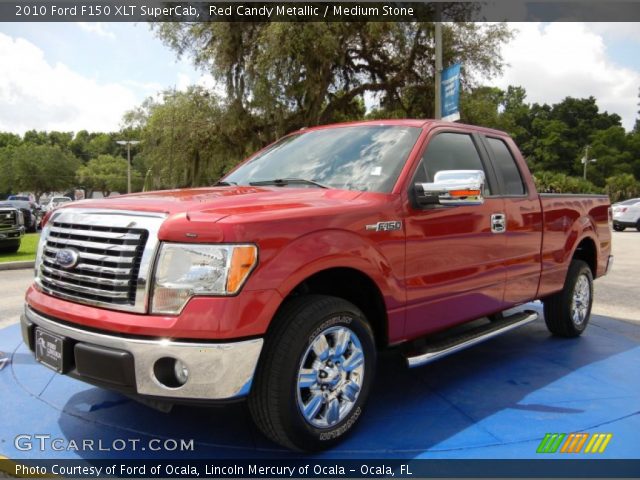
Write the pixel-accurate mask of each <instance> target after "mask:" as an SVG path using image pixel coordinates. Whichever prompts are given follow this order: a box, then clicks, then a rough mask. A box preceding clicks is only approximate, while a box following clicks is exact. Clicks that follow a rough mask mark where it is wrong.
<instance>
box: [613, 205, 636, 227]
mask: <svg viewBox="0 0 640 480" xmlns="http://www.w3.org/2000/svg"><path fill="white" fill-rule="evenodd" d="M612 210H613V229H614V230H615V231H616V232H622V231H623V230H624V229H625V228H627V227H635V228H636V230H638V231H639V232H640V198H632V199H630V200H625V201H624V202H620V203H614V204H613V205H612Z"/></svg>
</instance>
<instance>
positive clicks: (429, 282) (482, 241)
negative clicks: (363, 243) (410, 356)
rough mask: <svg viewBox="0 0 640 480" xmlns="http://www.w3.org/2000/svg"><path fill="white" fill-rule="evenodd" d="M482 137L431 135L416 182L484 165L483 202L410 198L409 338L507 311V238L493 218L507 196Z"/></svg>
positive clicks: (450, 133)
mask: <svg viewBox="0 0 640 480" xmlns="http://www.w3.org/2000/svg"><path fill="white" fill-rule="evenodd" d="M481 142H482V140H481V139H480V138H479V137H478V136H477V135H476V134H472V133H469V132H465V131H461V130H453V129H452V130H439V131H435V132H433V133H432V134H431V135H430V136H429V138H428V139H427V143H426V146H425V148H424V150H423V152H422V154H421V158H420V161H419V163H418V165H417V168H416V170H415V173H414V175H413V177H412V178H411V181H410V183H409V185H408V188H409V190H410V191H411V190H412V189H413V185H414V184H415V183H424V182H432V181H433V179H434V175H435V174H436V173H437V172H438V171H441V170H483V171H484V172H485V176H486V177H487V185H486V188H485V201H484V204H483V205H457V206H443V205H428V206H424V207H419V206H417V205H416V204H415V202H410V205H409V211H408V214H407V216H406V234H407V245H406V277H405V278H406V284H405V287H406V292H407V316H406V328H405V333H406V335H407V336H408V337H412V336H417V335H420V334H426V333H430V332H433V331H437V330H441V329H444V328H447V327H449V326H452V325H455V324H458V323H461V322H464V321H467V320H472V319H474V318H478V317H481V316H483V315H486V314H489V313H494V312H496V311H499V310H501V309H502V307H503V295H504V288H505V272H504V262H503V259H504V249H505V244H506V242H505V236H504V235H503V234H501V233H496V232H494V231H493V230H492V216H495V215H502V214H504V210H503V204H504V201H503V199H502V198H501V197H499V196H495V195H494V191H495V189H496V188H497V185H496V183H495V178H494V175H493V173H492V171H491V170H490V169H489V168H487V167H488V159H487V158H486V154H485V153H484V150H483V147H482V143H481Z"/></svg>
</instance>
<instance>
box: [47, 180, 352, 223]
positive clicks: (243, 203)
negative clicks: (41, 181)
mask: <svg viewBox="0 0 640 480" xmlns="http://www.w3.org/2000/svg"><path fill="white" fill-rule="evenodd" d="M360 195H362V192H359V191H350V190H334V189H322V188H293V187H249V186H247V187H245V186H230V187H210V188H191V189H180V190H163V191H157V192H147V193H137V194H130V195H122V196H119V197H112V198H105V199H99V200H82V201H79V202H73V203H71V204H67V205H64V206H62V207H60V208H100V209H110V210H111V209H113V210H132V211H144V212H159V213H166V214H168V215H169V216H173V215H176V214H186V216H187V217H191V216H193V217H202V216H206V217H208V219H209V221H212V220H213V218H212V217H217V219H218V220H219V219H221V218H223V217H226V216H229V215H244V214H268V213H272V214H273V213H275V214H278V212H280V213H281V214H282V215H286V213H285V212H286V211H290V210H297V211H299V210H301V209H302V210H305V209H317V208H322V207H325V208H327V207H328V208H331V207H332V206H338V205H340V204H344V203H346V202H350V201H353V200H355V199H356V198H357V197H359V196H360Z"/></svg>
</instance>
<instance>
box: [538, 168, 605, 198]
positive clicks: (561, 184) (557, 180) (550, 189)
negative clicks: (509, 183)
mask: <svg viewBox="0 0 640 480" xmlns="http://www.w3.org/2000/svg"><path fill="white" fill-rule="evenodd" d="M533 180H534V182H535V184H536V189H537V190H538V191H539V192H540V193H602V189H601V188H599V187H597V186H595V185H594V184H593V183H591V182H590V181H588V180H584V179H583V178H580V177H571V176H568V175H565V174H564V173H557V172H549V171H544V170H542V171H539V172H536V173H535V174H534V175H533Z"/></svg>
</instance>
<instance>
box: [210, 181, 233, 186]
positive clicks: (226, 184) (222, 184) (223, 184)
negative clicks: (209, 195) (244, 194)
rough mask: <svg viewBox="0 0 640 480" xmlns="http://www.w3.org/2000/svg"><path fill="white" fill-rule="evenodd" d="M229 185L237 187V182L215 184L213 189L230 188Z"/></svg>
mask: <svg viewBox="0 0 640 480" xmlns="http://www.w3.org/2000/svg"><path fill="white" fill-rule="evenodd" d="M231 185H238V183H237V182H225V181H221V182H217V183H216V184H215V185H214V187H230V186H231Z"/></svg>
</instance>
